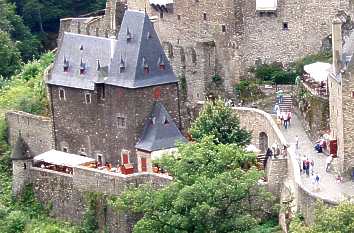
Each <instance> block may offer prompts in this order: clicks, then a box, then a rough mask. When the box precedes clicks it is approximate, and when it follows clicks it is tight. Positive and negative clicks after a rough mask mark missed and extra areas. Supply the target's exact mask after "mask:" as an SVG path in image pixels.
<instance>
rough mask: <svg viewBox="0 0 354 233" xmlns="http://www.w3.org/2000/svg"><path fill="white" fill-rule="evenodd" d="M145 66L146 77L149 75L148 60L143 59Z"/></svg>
mask: <svg viewBox="0 0 354 233" xmlns="http://www.w3.org/2000/svg"><path fill="white" fill-rule="evenodd" d="M143 65H144V75H148V74H149V71H150V70H149V65H148V64H147V62H146V59H145V58H144V57H143Z"/></svg>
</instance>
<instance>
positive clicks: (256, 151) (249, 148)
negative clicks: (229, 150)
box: [245, 144, 261, 153]
mask: <svg viewBox="0 0 354 233" xmlns="http://www.w3.org/2000/svg"><path fill="white" fill-rule="evenodd" d="M245 151H247V152H254V153H259V152H261V150H260V149H258V148H257V147H256V146H255V145H252V144H250V145H248V146H246V148H245Z"/></svg>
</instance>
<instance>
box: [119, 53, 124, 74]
mask: <svg viewBox="0 0 354 233" xmlns="http://www.w3.org/2000/svg"><path fill="white" fill-rule="evenodd" d="M124 70H125V62H124V60H123V57H121V58H120V64H119V72H120V73H123V72H124Z"/></svg>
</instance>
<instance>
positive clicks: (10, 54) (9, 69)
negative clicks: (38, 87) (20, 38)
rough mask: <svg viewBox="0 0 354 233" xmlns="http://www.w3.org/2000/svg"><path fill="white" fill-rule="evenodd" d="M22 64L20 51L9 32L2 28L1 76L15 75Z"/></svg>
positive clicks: (0, 34) (0, 50)
mask: <svg viewBox="0 0 354 233" xmlns="http://www.w3.org/2000/svg"><path fill="white" fill-rule="evenodd" d="M20 66H21V57H20V52H19V51H18V49H17V48H16V46H15V43H13V42H12V41H11V38H10V36H9V34H8V33H6V32H3V31H1V30H0V76H2V77H4V78H5V79H7V78H9V77H10V76H11V75H13V74H14V73H15V72H16V70H18V69H19V68H20Z"/></svg>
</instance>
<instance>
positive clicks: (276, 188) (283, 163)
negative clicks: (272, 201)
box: [266, 158, 288, 199]
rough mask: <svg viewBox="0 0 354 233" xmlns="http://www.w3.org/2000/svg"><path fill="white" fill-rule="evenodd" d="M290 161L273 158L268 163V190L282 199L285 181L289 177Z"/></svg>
mask: <svg viewBox="0 0 354 233" xmlns="http://www.w3.org/2000/svg"><path fill="white" fill-rule="evenodd" d="M287 165H288V161H287V159H286V158H271V159H269V160H268V162H267V168H266V172H267V180H268V190H269V192H271V193H272V194H273V195H275V197H277V198H278V199H280V195H281V191H282V187H283V183H284V180H285V179H286V178H287V175H288V166H287Z"/></svg>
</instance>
